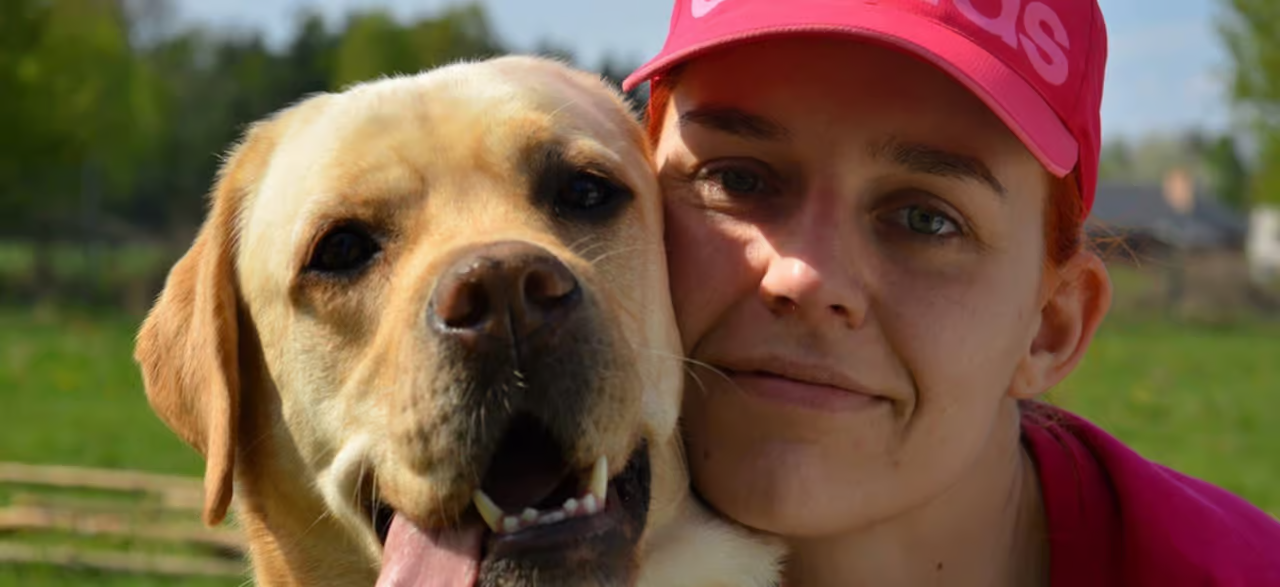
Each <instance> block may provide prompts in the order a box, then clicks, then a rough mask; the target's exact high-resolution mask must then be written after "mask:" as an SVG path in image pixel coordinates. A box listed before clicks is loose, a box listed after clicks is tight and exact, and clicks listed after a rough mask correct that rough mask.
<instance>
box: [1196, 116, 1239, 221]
mask: <svg viewBox="0 0 1280 587" xmlns="http://www.w3.org/2000/svg"><path fill="white" fill-rule="evenodd" d="M1201 158H1202V161H1203V162H1204V167H1205V175H1206V176H1207V179H1208V183H1209V187H1210V189H1212V190H1213V193H1215V194H1217V196H1218V199H1220V200H1221V201H1222V202H1223V203H1225V204H1227V205H1228V206H1231V207H1232V208H1235V209H1236V210H1246V209H1248V207H1249V203H1250V194H1249V170H1248V169H1247V168H1246V167H1245V164H1244V162H1243V161H1242V159H1241V157H1240V152H1239V150H1237V148H1236V141H1235V138H1234V137H1232V136H1231V135H1228V134H1224V135H1221V136H1219V137H1217V138H1215V139H1210V140H1208V141H1207V142H1206V143H1205V144H1204V145H1203V148H1202V156H1201Z"/></svg>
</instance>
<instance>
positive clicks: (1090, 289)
mask: <svg viewBox="0 0 1280 587" xmlns="http://www.w3.org/2000/svg"><path fill="white" fill-rule="evenodd" d="M1042 291H1043V294H1042V296H1041V300H1042V301H1041V304H1040V320H1039V327H1038V329H1037V331H1036V333H1035V336H1034V337H1033V338H1032V339H1031V344H1030V345H1029V347H1028V348H1027V354H1026V356H1025V357H1023V359H1022V363H1021V364H1020V365H1019V369H1018V373H1017V375H1015V377H1014V379H1013V383H1012V384H1011V386H1010V389H1009V394H1010V395H1011V396H1013V397H1015V398H1017V399H1032V398H1035V397H1038V396H1040V395H1041V394H1043V393H1045V392H1046V391H1048V390H1049V389H1051V388H1053V386H1055V385H1057V384H1058V383H1060V382H1061V381H1062V380H1063V379H1065V378H1066V377H1067V375H1069V374H1071V372H1072V371H1073V370H1075V368H1076V365H1077V364H1079V363H1080V360H1081V359H1082V358H1083V357H1084V352H1085V350H1086V349H1088V348H1089V344H1090V343H1091V342H1092V341H1093V336H1094V334H1095V333H1097V331H1098V327H1099V326H1100V325H1101V324H1102V319H1103V317H1105V316H1106V315H1107V311H1108V310H1109V309H1110V308H1111V277H1110V276H1109V275H1108V274H1107V268H1106V265H1105V264H1103V262H1102V259H1100V258H1099V257H1098V255H1096V254H1094V253H1093V252H1092V251H1087V250H1080V251H1078V252H1077V253H1076V254H1075V255H1073V256H1072V257H1071V259H1070V260H1068V261H1067V263H1065V264H1064V265H1063V266H1062V267H1058V268H1050V269H1047V270H1046V271H1045V275H1044V278H1043V285H1042Z"/></svg>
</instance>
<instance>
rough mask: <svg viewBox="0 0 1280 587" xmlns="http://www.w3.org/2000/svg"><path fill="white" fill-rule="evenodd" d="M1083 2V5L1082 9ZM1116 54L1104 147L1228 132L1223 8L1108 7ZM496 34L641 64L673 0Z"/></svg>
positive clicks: (273, 17)
mask: <svg viewBox="0 0 1280 587" xmlns="http://www.w3.org/2000/svg"><path fill="white" fill-rule="evenodd" d="M1081 1H1083V0H1081ZM449 3H450V1H449V0H217V1H212V0H178V1H177V5H178V17H179V18H180V19H181V20H182V21H183V22H187V23H201V24H206V25H212V26H218V27H235V28H241V29H244V28H257V29H259V30H261V31H262V33H263V34H264V35H265V36H266V38H267V39H268V41H270V42H280V41H281V40H283V39H287V38H288V37H289V35H290V34H291V33H292V31H293V27H294V23H295V21H294V18H293V17H294V15H295V14H297V12H298V11H299V10H301V9H304V8H309V9H313V10H319V11H320V12H321V13H322V14H324V15H326V16H327V17H329V18H332V19H335V20H334V22H337V19H340V18H341V17H342V15H344V14H345V13H347V12H348V11H350V10H354V9H369V8H383V9H386V10H388V11H390V12H392V13H393V14H396V15H398V16H402V17H406V18H411V17H414V16H426V15H430V14H431V13H433V12H434V11H436V10H439V9H440V8H441V7H442V6H445V5H447V4H449ZM1099 3H1100V5H1101V7H1102V13H1103V16H1104V18H1105V19H1106V21H1107V29H1108V34H1109V39H1110V43H1109V46H1110V51H1109V57H1108V62H1107V79H1106V82H1105V86H1104V88H1105V89H1104V92H1103V106H1102V120H1103V137H1104V139H1109V138H1116V137H1118V136H1121V135H1123V136H1124V137H1126V138H1138V137H1140V136H1142V135H1145V134H1149V133H1153V132H1155V133H1167V132H1176V131H1179V130H1184V129H1189V128H1200V129H1205V130H1209V131H1221V130H1225V129H1226V128H1227V126H1228V125H1229V123H1230V121H1231V117H1230V109H1229V104H1228V100H1227V73H1226V72H1227V56H1226V52H1225V50H1224V49H1223V48H1222V44H1221V42H1220V41H1219V39H1218V37H1217V34H1216V32H1215V28H1214V27H1215V24H1214V23H1215V22H1216V21H1217V16H1218V14H1219V12H1220V10H1219V6H1220V4H1221V3H1222V0H1099ZM484 4H485V5H486V8H487V10H488V13H489V17H490V19H491V21H492V24H493V26H494V28H495V29H496V31H497V33H498V34H499V35H500V36H501V38H502V39H503V40H504V41H506V42H507V43H508V44H510V45H513V46H514V48H515V49H517V50H519V49H532V48H533V47H534V46H536V45H537V43H538V42H539V41H540V40H543V39H549V40H552V41H554V42H555V44H556V45H557V46H563V47H567V48H569V49H571V50H572V51H573V52H574V54H575V56H576V57H577V60H578V62H579V63H580V64H582V65H585V66H587V67H595V66H597V65H599V64H600V63H601V60H602V59H603V58H604V57H605V56H607V55H612V56H615V57H618V58H620V59H622V60H625V61H626V62H627V63H636V64H639V63H640V62H642V61H643V60H645V59H647V58H648V57H649V56H651V55H653V54H654V53H656V52H657V51H658V50H659V49H660V48H661V47H662V43H663V40H664V38H665V36H666V32H667V19H668V18H669V16H670V14H671V0H484Z"/></svg>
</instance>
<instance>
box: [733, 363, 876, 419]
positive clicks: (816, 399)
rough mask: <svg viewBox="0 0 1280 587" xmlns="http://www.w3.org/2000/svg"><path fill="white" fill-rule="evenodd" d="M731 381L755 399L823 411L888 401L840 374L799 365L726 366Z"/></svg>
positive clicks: (860, 406) (841, 410) (860, 407)
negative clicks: (866, 390)
mask: <svg viewBox="0 0 1280 587" xmlns="http://www.w3.org/2000/svg"><path fill="white" fill-rule="evenodd" d="M723 370H724V371H725V372H726V373H728V375H729V378H730V380H732V381H733V383H734V384H735V385H736V386H737V387H738V388H739V389H741V390H742V391H743V392H745V393H746V394H747V395H749V396H751V397H754V398H756V399H760V400H764V401H766V402H770V403H776V404H782V405H786V406H790V407H795V408H801V409H806V410H814V411H821V412H851V411H858V410H863V409H867V408H869V407H872V406H876V405H879V404H881V403H883V402H885V401H887V400H886V399H885V398H884V397H882V396H878V395H874V394H871V393H867V392H864V391H862V387H861V386H859V385H858V384H857V383H855V382H853V381H851V380H850V379H849V378H847V377H844V376H841V375H839V374H836V373H833V372H830V371H827V370H823V369H818V368H812V367H802V366H799V365H794V364H792V365H778V364H777V362H775V363H774V364H773V365H768V366H765V365H759V366H754V365H752V366H747V365H743V366H738V367H737V368H724V369H723Z"/></svg>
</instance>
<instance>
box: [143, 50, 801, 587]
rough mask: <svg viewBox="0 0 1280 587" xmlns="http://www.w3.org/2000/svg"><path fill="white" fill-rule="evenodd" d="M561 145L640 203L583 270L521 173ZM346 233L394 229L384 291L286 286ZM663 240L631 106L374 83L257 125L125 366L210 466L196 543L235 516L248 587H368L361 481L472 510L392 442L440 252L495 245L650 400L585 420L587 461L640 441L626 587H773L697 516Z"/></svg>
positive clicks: (423, 361)
mask: <svg viewBox="0 0 1280 587" xmlns="http://www.w3.org/2000/svg"><path fill="white" fill-rule="evenodd" d="M553 138H555V139H559V140H564V141H567V143H568V144H571V145H572V149H578V150H579V151H581V152H583V153H588V154H590V156H592V157H594V158H595V159H596V160H600V161H605V162H606V165H607V166H609V167H610V168H611V169H612V171H613V172H614V173H615V174H616V175H617V176H618V177H619V179H621V180H622V181H624V182H625V183H626V184H628V185H629V186H630V187H631V188H632V190H633V191H634V193H635V203H634V204H633V205H632V208H631V209H630V210H629V211H628V212H627V213H626V214H625V216H624V217H623V219H622V220H620V221H619V222H620V224H619V225H618V227H617V228H616V229H613V230H611V231H609V232H607V233H604V234H602V235H591V234H586V235H584V236H583V238H582V239H575V240H583V241H589V242H591V243H592V245H591V246H592V247H598V248H595V249H594V253H592V252H589V251H587V249H588V247H586V246H582V247H577V245H576V244H575V243H574V242H568V241H567V239H566V238H565V236H564V234H561V233H557V231H556V230H552V227H550V226H549V225H548V224H547V222H546V221H545V220H542V219H541V217H540V216H539V215H538V214H536V212H535V211H534V210H533V209H532V208H531V205H530V204H529V203H528V202H527V200H528V197H527V191H528V190H527V189H526V188H525V187H522V184H521V181H522V180H521V177H520V175H519V171H518V168H517V166H515V165H514V164H513V161H516V160H517V159H518V158H519V157H520V156H521V149H524V148H528V147H529V146H530V145H531V144H536V143H537V141H540V140H543V139H547V140H550V139H553ZM352 214H355V215H360V214H365V215H369V216H370V217H372V218H375V219H380V220H378V221H385V222H386V223H388V224H390V225H393V226H394V227H395V229H396V232H395V234H396V235H397V236H396V237H395V238H396V239H397V240H395V247H394V250H388V252H387V253H386V258H385V259H383V260H382V261H380V264H379V265H378V267H377V268H376V269H372V270H371V271H375V272H376V273H375V274H374V275H373V276H371V277H368V278H365V279H363V280H362V281H360V282H358V283H356V284H354V285H351V286H350V287H346V286H335V285H333V284H326V283H314V282H311V281H308V280H307V279H305V278H302V277H299V272H298V268H299V266H300V264H301V263H302V262H303V261H304V260H305V258H306V255H307V250H308V246H310V243H311V242H312V241H313V240H314V234H315V233H316V232H317V231H318V230H319V229H318V228H317V227H318V226H321V225H322V224H323V222H324V221H325V220H326V219H332V218H339V217H343V216H344V215H352ZM661 220H662V215H661V203H660V196H659V193H658V187H657V183H656V178H655V176H654V173H653V162H652V159H651V155H650V153H649V150H648V146H647V142H646V141H645V139H644V137H643V135H642V132H641V130H640V127H639V125H638V124H636V121H635V120H634V119H633V117H632V116H631V114H630V113H629V112H628V111H627V110H626V108H625V106H624V103H623V101H622V100H621V98H620V97H619V96H618V95H617V94H616V93H615V92H613V91H611V90H609V89H608V88H607V86H605V85H604V84H603V83H601V81H600V80H599V79H598V78H596V77H595V76H591V75H588V74H585V73H583V72H578V71H575V70H572V69H571V68H569V67H567V66H564V65H562V64H559V63H556V62H552V61H548V60H543V59H537V58H529V57H506V58H500V59H495V60H490V61H485V62H477V63H462V64H455V65H452V66H448V67H444V68H440V69H436V70H433V71H429V72H425V73H422V74H419V75H415V76H406V77H397V78H388V79H382V80H378V81H373V82H369V83H365V84H361V85H357V86H355V87H353V88H350V89H348V90H347V91H345V92H342V93H339V94H322V95H316V96H312V97H308V98H306V99H305V100H303V101H301V102H300V103H298V104H296V105H294V106H292V107H290V108H287V109H285V110H283V111H281V112H279V113H278V114H276V115H274V116H272V117H270V118H269V119H267V120H264V121H261V122H258V123H256V124H255V125H253V126H252V128H251V129H250V130H249V131H248V132H247V133H246V136H245V138H244V140H243V141H242V142H241V143H240V144H239V145H237V146H236V147H235V148H234V149H233V150H232V153H231V155H230V157H229V158H228V159H227V161H226V163H225V165H224V167H223V169H222V170H221V172H220V175H219V177H218V179H217V183H216V185H215V187H214V190H213V193H212V208H211V210H210V212H209V215H208V217H207V219H206V221H205V223H204V225H203V226H202V227H201V229H200V232H199V234H198V236H197V238H196V239H195V242H194V243H193V245H192V247H191V249H190V250H189V251H188V252H187V253H186V255H185V256H184V257H183V258H182V259H181V260H180V261H179V262H178V263H177V264H176V265H175V267H174V268H173V270H172V272H171V274H170V276H169V279H168V281H167V283H166V285H165V288H164V291H163V293H162V295H161V296H160V298H159V299H158V300H157V302H156V305H155V307H154V308H153V310H152V312H151V313H150V315H149V316H148V317H147V319H146V321H145V323H144V324H143V327H142V329H141V331H140V333H139V336H138V343H137V349H136V353H135V356H136V358H137V360H138V362H139V364H140V366H141V368H142V373H143V377H144V381H145V386H146V392H147V396H148V398H149V401H150V402H151V405H152V407H153V409H154V410H155V412H156V413H157V414H158V415H159V417H160V418H161V419H163V420H164V422H165V423H166V424H167V425H168V426H169V427H170V428H171V429H173V430H174V431H175V433H177V434H178V435H179V436H180V437H181V438H182V439H183V440H184V441H186V442H187V443H189V444H190V445H192V446H193V447H195V448H196V449H197V450H199V451H200V453H201V454H202V455H203V456H204V458H205V459H206V462H207V470H206V477H205V488H206V494H205V495H206V504H205V510H204V521H205V522H206V523H207V524H210V525H214V524H218V523H220V522H221V521H222V520H223V518H224V516H225V514H226V512H227V509H228V507H230V506H231V505H232V503H233V501H234V504H235V511H236V514H237V518H238V522H239V524H240V526H241V527H242V528H243V530H244V531H245V532H246V535H247V537H248V541H249V546H250V553H251V558H252V563H253V576H254V578H255V580H256V584H258V585H261V586H263V587H275V586H285V585H298V586H302V585H305V586H308V587H324V586H330V585H332V586H339V585H340V586H343V587H347V586H353V585H373V583H374V581H375V578H376V577H377V574H378V568H379V564H380V556H381V555H380V549H381V547H380V545H379V543H378V541H377V539H376V536H375V534H374V530H373V527H372V524H371V522H370V521H369V519H368V516H367V512H365V511H363V510H361V509H360V507H359V500H358V499H357V498H358V496H359V495H361V492H362V491H368V490H369V488H368V487H365V486H364V485H363V484H364V483H365V481H366V480H367V478H368V477H369V476H370V475H371V474H374V476H373V482H374V484H375V486H376V487H374V488H373V491H376V492H378V493H379V494H385V495H388V496H390V497H389V498H388V499H392V500H393V501H394V502H395V505H396V507H397V509H403V510H404V511H408V512H411V513H414V514H415V515H417V516H418V517H419V518H423V519H432V518H433V516H435V517H442V518H441V519H444V518H447V517H448V516H450V515H456V513H457V512H458V511H460V509H461V508H463V507H465V505H466V504H464V503H461V502H460V501H459V500H456V499H452V497H451V496H453V495H455V494H458V493H459V492H460V491H462V490H464V489H465V488H455V487H444V486H436V485H434V484H432V483H428V482H427V481H425V480H424V479H423V478H421V477H417V476H414V475H413V474H411V473H409V472H406V470H404V468H403V467H401V466H399V465H398V464H397V463H396V462H393V460H392V459H391V458H390V457H389V456H388V454H389V450H390V448H389V447H390V443H392V442H396V440H395V438H398V437H392V436H390V435H389V434H388V433H387V432H386V429H387V428H388V423H390V424H393V425H412V423H408V424H406V423H405V422H404V421H403V419H404V418H409V417H411V416H412V417H420V418H422V419H423V421H424V422H425V425H428V426H429V425H430V422H431V418H432V417H433V416H432V414H431V413H429V412H427V413H419V412H409V411H406V410H405V409H403V406H404V405H409V404H406V403H404V402H409V401H410V400H411V399H412V397H413V395H414V394H423V393H430V391H429V390H427V389H425V388H423V387H422V386H418V385H416V384H415V382H419V381H423V380H425V379H424V378H426V377H429V376H430V375H431V374H432V373H433V369H435V368H436V367H437V364H436V362H435V361H436V359H435V358H433V357H431V356H430V355H429V353H426V352H425V351H424V352H420V353H419V352H416V351H419V350H421V349H419V348H418V347H417V346H415V345H419V344H420V343H419V342H417V341H418V338H419V337H416V335H415V332H414V330H413V328H414V325H415V324H416V322H415V321H414V317H415V316H416V315H417V314H416V313H417V312H421V311H422V307H423V301H424V300H425V299H426V297H427V296H428V295H429V293H430V286H431V285H432V283H434V279H435V276H436V275H437V274H438V273H439V271H441V268H442V267H443V266H444V264H445V263H446V262H447V259H448V254H449V251H453V250H456V249H458V248H459V247H462V246H465V245H467V244H472V243H475V242H479V241H481V240H483V239H492V238H498V237H502V238H507V239H517V240H524V241H527V242H530V243H536V244H538V245H540V246H543V247H545V248H547V249H548V250H550V251H552V252H554V253H555V254H556V255H557V256H559V257H560V258H562V259H564V260H565V261H566V263H568V264H569V265H570V266H571V267H572V268H573V269H574V271H575V272H578V273H579V274H580V275H582V276H583V279H584V280H585V281H586V282H587V283H588V284H589V285H591V286H592V287H595V288H597V289H598V290H600V291H603V292H604V294H605V297H606V298H607V299H610V300H612V301H613V302H614V303H616V304H617V308H616V310H618V311H617V312H616V316H618V318H617V319H618V320H619V321H620V323H619V324H617V325H616V326H617V327H618V330H619V331H620V332H622V333H623V336H624V338H625V339H626V341H625V342H626V343H627V344H629V345H630V346H631V347H633V348H636V349H642V351H643V352H639V353H638V355H637V356H638V357H639V359H638V360H637V373H638V374H639V378H640V381H638V382H634V385H630V384H628V385H622V386H620V387H618V389H619V390H620V391H618V392H617V393H618V394H620V395H619V396H618V397H616V398H615V399H614V401H613V403H602V404H601V405H602V406H604V407H601V408H600V411H599V413H597V414H592V417H593V418H598V419H599V421H600V422H602V423H607V424H608V425H607V426H601V427H600V428H599V430H601V431H602V432H600V434H599V436H598V437H595V438H589V439H584V441H583V446H590V447H596V448H598V450H600V451H603V453H604V454H607V455H608V456H609V460H610V462H611V463H613V464H614V465H613V468H614V471H613V472H616V471H617V469H618V468H620V467H621V466H622V464H623V463H624V461H625V460H626V459H625V457H626V455H627V454H628V452H627V451H629V450H630V448H631V447H633V446H634V445H635V442H636V439H637V437H638V436H639V435H643V436H645V437H647V438H648V439H649V442H650V450H651V455H652V456H651V459H652V466H653V488H652V507H651V510H650V517H649V521H648V524H647V530H646V533H645V535H644V537H643V539H642V542H641V552H640V553H638V557H639V563H640V569H641V570H640V580H639V584H640V585H643V586H646V587H650V586H651V587H681V586H687V587H712V586H725V587H728V586H734V587H752V586H760V587H766V586H768V585H772V584H773V583H774V581H776V578H777V564H778V561H779V557H780V553H779V550H778V549H777V547H776V546H775V545H774V544H773V543H772V542H771V541H768V540H766V539H764V538H762V537H759V536H755V535H753V534H751V533H749V532H746V531H745V530H743V529H741V528H739V527H737V526H734V525H731V524H729V523H727V522H725V521H723V520H721V519H720V518H718V517H716V516H714V515H711V514H710V513H708V512H707V511H706V510H704V509H703V508H701V507H700V506H698V505H697V503H696V502H695V501H694V500H693V499H692V498H691V496H690V495H689V488H688V485H689V481H688V476H687V473H686V472H685V468H684V462H683V458H682V455H681V452H680V444H679V438H678V436H677V434H676V429H677V428H676V422H677V418H678V409H679V406H680V398H679V395H680V392H681V389H680V388H681V381H682V379H683V378H682V372H681V367H680V362H679V359H678V357H677V355H678V354H679V338H678V335H677V332H676V330H675V322H674V315H673V312H672V310H671V308H670V300H669V298H668V292H667V278H666V264H665V259H664V257H663V252H662V250H661V239H662V237H661V231H662V224H661ZM593 237H594V238H593ZM601 240H603V242H599V241H601ZM575 247H577V248H575ZM609 251H614V252H616V253H618V254H612V255H611V254H607V253H608V252H609ZM405 357H410V358H407V359H406V358H405ZM374 390H377V392H375V391H374ZM621 394H631V395H621ZM397 402H399V403H397ZM628 406H632V407H634V408H638V409H631V408H629V407H628ZM400 448H405V447H400ZM410 448H412V447H410ZM588 456H589V455H585V454H584V455H582V458H584V459H585V458H587V457H588ZM375 473H376V474H375ZM233 487H234V491H233ZM454 490H457V491H454ZM433 496H434V498H435V499H436V500H437V501H435V502H433V501H432V499H433ZM233 498H234V499H233ZM446 498H448V500H451V501H448V503H447V504H445V503H444V502H445V501H447V499H446Z"/></svg>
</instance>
